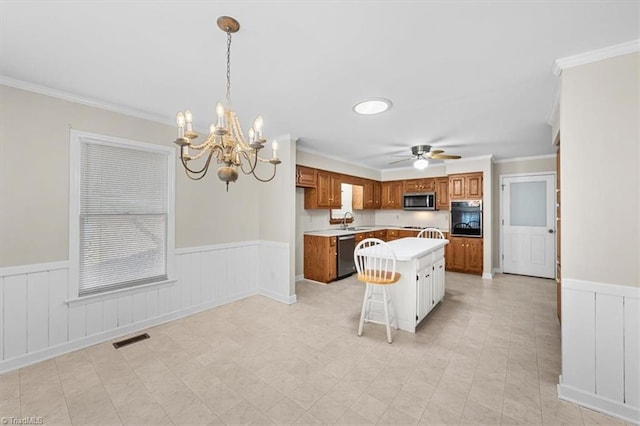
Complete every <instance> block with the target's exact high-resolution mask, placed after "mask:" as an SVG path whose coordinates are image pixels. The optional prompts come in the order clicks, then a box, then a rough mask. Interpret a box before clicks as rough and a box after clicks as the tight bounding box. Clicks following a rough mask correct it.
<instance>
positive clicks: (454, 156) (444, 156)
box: [430, 154, 462, 160]
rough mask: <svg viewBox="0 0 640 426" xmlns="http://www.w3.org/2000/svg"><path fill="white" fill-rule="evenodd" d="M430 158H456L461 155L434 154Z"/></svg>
mask: <svg viewBox="0 0 640 426" xmlns="http://www.w3.org/2000/svg"><path fill="white" fill-rule="evenodd" d="M430 158H433V159H434V160H457V159H459V158H462V157H461V156H460V155H447V154H436V155H433V156H431V157H430Z"/></svg>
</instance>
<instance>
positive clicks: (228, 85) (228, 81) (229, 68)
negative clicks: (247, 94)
mask: <svg viewBox="0 0 640 426" xmlns="http://www.w3.org/2000/svg"><path fill="white" fill-rule="evenodd" d="M227 105H231V32H229V31H227Z"/></svg>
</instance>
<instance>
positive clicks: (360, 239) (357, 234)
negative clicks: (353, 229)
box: [356, 232, 365, 244]
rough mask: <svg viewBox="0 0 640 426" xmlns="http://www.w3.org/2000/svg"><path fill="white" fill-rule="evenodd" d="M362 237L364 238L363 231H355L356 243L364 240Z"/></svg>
mask: <svg viewBox="0 0 640 426" xmlns="http://www.w3.org/2000/svg"><path fill="white" fill-rule="evenodd" d="M364 238H365V233H364V232H358V233H356V244H358V243H359V242H360V241H362V240H364Z"/></svg>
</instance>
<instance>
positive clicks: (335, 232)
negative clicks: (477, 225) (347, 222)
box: [304, 225, 449, 237]
mask: <svg viewBox="0 0 640 426" xmlns="http://www.w3.org/2000/svg"><path fill="white" fill-rule="evenodd" d="M425 228H426V226H425ZM387 229H394V230H398V231H420V229H413V228H405V227H403V226H384V225H370V226H357V227H355V229H339V228H333V229H322V230H318V231H305V232H304V235H314V236H317V237H339V236H342V235H352V234H359V233H362V232H375V231H384V230H387ZM440 230H441V231H442V232H444V233H448V232H449V230H448V229H440Z"/></svg>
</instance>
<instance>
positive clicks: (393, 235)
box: [387, 229, 400, 241]
mask: <svg viewBox="0 0 640 426" xmlns="http://www.w3.org/2000/svg"><path fill="white" fill-rule="evenodd" d="M398 233H399V231H398V230H397V229H387V241H393V240H397V239H398V238H400V237H399V235H398Z"/></svg>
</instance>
